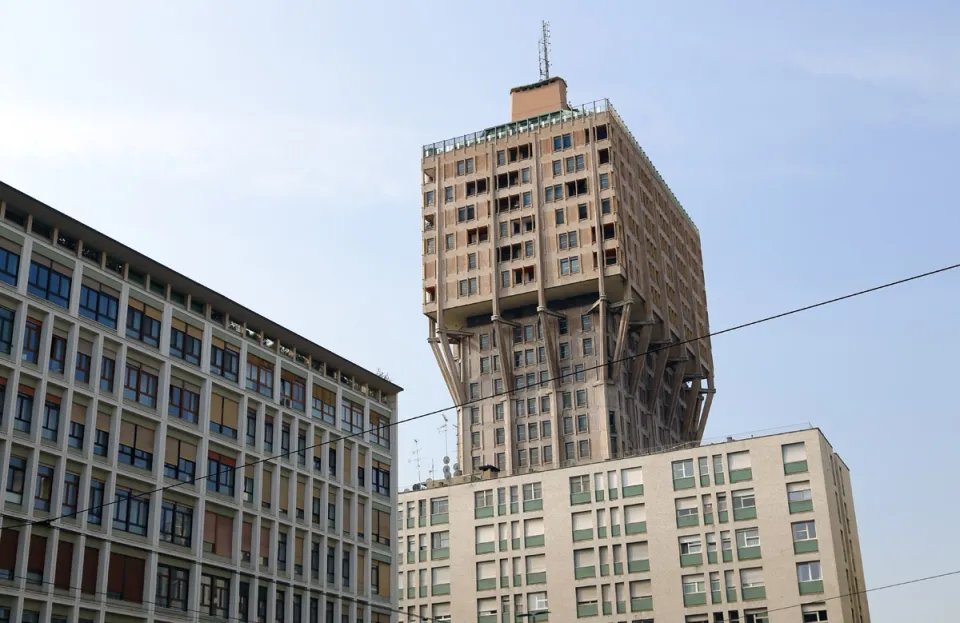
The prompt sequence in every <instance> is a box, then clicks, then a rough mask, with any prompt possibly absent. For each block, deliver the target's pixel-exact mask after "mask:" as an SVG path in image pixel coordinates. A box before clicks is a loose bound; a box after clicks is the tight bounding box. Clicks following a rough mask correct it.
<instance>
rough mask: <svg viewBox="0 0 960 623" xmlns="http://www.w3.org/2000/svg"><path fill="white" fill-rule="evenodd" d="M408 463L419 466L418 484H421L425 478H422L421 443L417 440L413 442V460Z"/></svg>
mask: <svg viewBox="0 0 960 623" xmlns="http://www.w3.org/2000/svg"><path fill="white" fill-rule="evenodd" d="M407 462H408V463H413V464H414V465H416V466H417V482H418V483H419V482H421V481H422V480H423V478H422V477H421V476H420V442H419V441H417V440H416V439H414V440H413V458H411V459H410V460H409V461H407Z"/></svg>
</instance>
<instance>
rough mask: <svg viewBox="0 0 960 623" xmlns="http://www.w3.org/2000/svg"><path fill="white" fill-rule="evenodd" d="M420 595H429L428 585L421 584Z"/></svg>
mask: <svg viewBox="0 0 960 623" xmlns="http://www.w3.org/2000/svg"><path fill="white" fill-rule="evenodd" d="M420 596H421V597H426V596H427V587H426V586H421V587H420Z"/></svg>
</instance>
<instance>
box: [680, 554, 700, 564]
mask: <svg viewBox="0 0 960 623" xmlns="http://www.w3.org/2000/svg"><path fill="white" fill-rule="evenodd" d="M702 564H703V554H681V555H680V566H681V567H695V566H698V565H702Z"/></svg>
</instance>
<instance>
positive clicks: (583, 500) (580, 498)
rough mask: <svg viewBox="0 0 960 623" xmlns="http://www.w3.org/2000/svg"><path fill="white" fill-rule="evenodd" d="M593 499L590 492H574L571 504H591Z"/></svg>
mask: <svg viewBox="0 0 960 623" xmlns="http://www.w3.org/2000/svg"><path fill="white" fill-rule="evenodd" d="M591 501H592V499H591V498H590V492H589V491H588V492H586V493H572V494H571V495H570V504H571V505H575V504H589V503H590V502H591Z"/></svg>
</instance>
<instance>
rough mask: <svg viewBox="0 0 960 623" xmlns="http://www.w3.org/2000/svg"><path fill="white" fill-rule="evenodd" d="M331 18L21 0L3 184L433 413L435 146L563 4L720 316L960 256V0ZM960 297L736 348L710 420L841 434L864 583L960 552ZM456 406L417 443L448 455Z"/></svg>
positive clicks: (561, 32)
mask: <svg viewBox="0 0 960 623" xmlns="http://www.w3.org/2000/svg"><path fill="white" fill-rule="evenodd" d="M330 4H331V6H326V7H321V6H320V3H318V2H277V3H269V4H264V3H254V2H236V1H234V2H227V1H219V2H218V1H209V2H202V3H190V2H171V3H152V4H148V3H134V2H120V1H115V2H106V1H104V2H98V3H96V4H95V5H94V6H92V5H88V4H85V3H52V2H50V3H48V2H39V1H35V2H29V3H26V2H22V3H10V2H8V3H4V4H3V6H2V7H0V24H3V35H2V36H0V179H3V180H4V181H6V182H8V183H11V184H13V185H14V186H17V187H19V188H21V189H22V190H24V191H26V192H28V193H30V194H33V195H34V196H36V197H38V198H39V199H41V200H44V201H46V202H48V203H50V204H51V205H53V206H54V207H56V208H58V209H60V210H62V211H64V212H67V213H68V214H71V215H72V216H75V217H77V218H79V219H81V220H84V221H86V222H88V223H90V224H91V225H92V226H94V227H96V228H98V229H100V230H102V231H105V232H106V233H108V234H109V235H111V236H113V237H115V238H118V239H120V240H122V241H124V242H126V243H127V244H130V245H131V246H133V247H135V248H137V249H139V250H141V251H143V252H144V253H146V254H147V255H150V256H152V257H154V258H156V259H157V260H159V261H161V262H164V263H166V264H168V265H170V266H171V267H173V268H175V269H177V270H179V271H182V272H184V273H187V274H189V275H191V276H192V277H194V278H195V279H197V280H199V281H201V282H203V283H206V284H208V285H210V286H211V287H213V288H215V289H217V290H219V291H221V292H223V293H225V294H227V295H229V296H232V297H233V298H235V299H237V300H238V301H240V302H242V303H244V304H246V305H248V306H251V307H253V308H255V309H257V310H258V311H260V312H261V313H263V314H265V315H268V316H270V317H272V318H275V319H276V320H277V321H279V322H281V323H282V324H285V325H287V326H289V327H291V328H292V329H295V330H297V331H299V332H301V333H303V334H305V335H307V336H310V337H311V338H313V339H315V340H317V341H318V342H321V343H323V344H325V345H327V346H329V347H330V348H332V349H334V350H336V351H338V352H340V353H342V354H344V355H345V356H347V357H349V358H351V359H353V360H355V361H357V362H358V363H361V364H363V365H366V366H368V367H370V368H377V367H381V368H383V369H385V370H387V371H389V373H390V375H391V376H392V378H393V379H394V380H395V381H397V382H398V383H400V384H401V385H403V386H405V387H406V392H405V393H404V394H403V396H402V400H401V410H402V413H403V414H405V415H406V416H411V415H414V414H417V413H420V412H422V411H427V410H432V409H436V408H439V407H443V406H446V405H447V404H449V401H450V398H449V396H448V395H447V393H446V390H445V389H444V387H443V384H442V382H441V378H440V375H439V373H438V372H437V369H436V366H435V364H434V362H433V358H432V356H431V354H430V351H429V349H428V347H427V344H426V342H425V337H426V322H425V320H424V319H423V317H422V315H421V313H420V225H421V222H420V217H419V214H420V208H419V186H418V184H419V174H418V168H419V158H420V151H419V150H420V146H421V144H423V143H426V142H432V141H435V140H440V139H444V138H448V137H452V136H454V135H457V134H462V133H466V132H469V131H473V130H477V129H481V128H483V127H487V126H490V125H493V124H495V123H498V122H502V121H504V120H506V119H507V118H508V114H509V107H508V95H507V93H508V90H509V89H510V87H512V86H516V85H519V84H524V83H528V82H532V81H534V80H536V78H537V54H536V44H537V37H538V32H537V30H538V28H539V20H540V19H541V18H547V19H549V20H551V21H552V29H553V42H554V45H553V60H554V67H555V73H556V74H558V75H561V76H563V77H564V78H566V80H567V82H568V83H569V85H570V99H571V101H572V102H573V103H580V102H585V101H589V100H593V99H598V98H603V97H609V98H610V99H611V100H612V101H613V103H614V105H615V106H616V107H617V109H618V110H619V111H620V113H621V114H622V116H623V117H624V118H625V120H626V121H627V123H628V124H629V125H630V127H631V128H632V130H633V132H634V134H635V135H636V136H637V137H638V139H639V140H640V142H641V143H642V144H643V145H644V146H645V148H646V150H647V152H648V153H649V154H650V156H651V157H652V159H653V160H654V162H655V163H656V164H657V166H658V168H659V169H660V171H661V172H662V173H663V175H664V177H665V178H666V179H667V180H668V181H669V183H670V185H671V187H672V188H673V189H674V190H675V192H676V194H677V195H678V196H679V197H680V199H681V201H682V202H683V203H684V205H685V206H686V208H687V210H688V211H689V212H690V213H691V215H692V216H693V218H694V220H695V221H696V222H697V223H698V225H699V227H700V231H701V235H702V238H703V250H704V251H703V253H704V261H705V266H706V268H705V271H706V280H707V289H708V299H709V312H710V321H711V322H710V324H711V328H712V329H714V330H716V329H722V328H725V327H728V326H731V325H734V324H739V323H741V322H744V321H747V320H751V319H754V318H757V317H760V316H765V315H768V314H772V313H776V312H779V311H783V310H786V309H790V308H792V307H796V306H800V305H803V304H806V303H810V302H814V301H817V300H819V299H823V298H829V297H832V296H835V295H839V294H843V293H845V292H847V291H851V290H855V289H860V288H863V287H867V286H871V285H874V284H878V283H881V282H884V281H887V280H890V279H894V278H899V277H903V276H907V275H910V274H913V273H916V272H922V271H925V270H928V269H931V268H935V267H938V266H941V265H945V264H951V263H955V262H957V261H960V249H958V244H957V230H958V228H960V211H958V209H957V203H956V199H955V197H956V188H955V184H954V183H952V182H953V181H954V180H956V179H957V177H956V176H957V147H956V146H957V145H958V144H960V70H958V68H960V39H958V37H957V36H956V33H957V32H960V8H958V7H957V6H955V3H949V2H915V3H909V5H908V4H907V3H893V2H878V1H874V2H845V3H842V4H843V7H842V8H839V7H838V6H837V4H838V3H828V2H805V3H796V2H791V3H787V2H780V3H770V2H739V3H736V5H735V7H736V8H734V5H726V6H725V7H723V8H716V7H715V6H714V5H715V4H716V3H712V2H700V3H684V8H683V9H681V8H680V7H679V6H675V5H676V4H678V3H670V5H669V6H670V8H664V7H663V6H662V5H663V4H664V3H648V2H644V3H640V2H631V3H629V4H626V3H624V4H623V5H620V6H618V5H615V4H605V3H591V4H585V3H583V2H559V1H556V2H550V3H544V4H534V3H522V6H521V3H498V2H488V3H481V4H476V3H474V4H469V3H439V4H438V3H429V4H428V3H382V4H379V5H377V4H363V3H350V5H351V7H350V8H346V6H345V5H346V4H347V3H335V4H334V3H330ZM774 4H776V5H777V6H772V5H774ZM414 5H416V6H419V7H422V8H420V9H411V8H410V6H414ZM801 5H802V6H801ZM895 5H900V7H897V6H895ZM263 7H269V11H267V10H265V9H264V8H263ZM951 175H952V176H953V177H951ZM958 286H960V271H958V273H957V274H948V275H945V276H940V277H935V278H932V279H930V280H927V281H924V282H920V283H915V284H910V285H907V286H904V287H901V288H898V289H896V290H893V291H887V292H883V293H880V294H876V295H871V296H869V297H864V298H862V299H858V300H855V301H851V302H847V303H843V304H840V305H835V306H832V307H829V308H827V309H821V310H817V311H814V312H810V313H807V314H805V315H802V316H798V317H792V318H789V319H785V320H782V321H777V322H775V323H771V324H769V325H765V326H761V327H756V328H751V329H748V330H744V331H741V332H738V333H734V334H730V335H727V336H723V337H720V338H717V339H716V340H715V341H714V348H715V359H716V376H717V386H718V388H719V393H718V395H717V398H716V401H715V402H714V409H713V412H712V414H711V421H710V426H709V427H708V431H707V436H709V437H716V436H721V435H724V434H727V433H737V432H741V431H751V430H757V429H764V428H770V427H775V426H780V425H786V424H792V423H797V422H812V423H814V424H817V425H819V426H821V427H822V428H823V430H824V432H825V433H826V435H827V436H828V438H829V439H830V440H831V442H832V443H833V444H834V446H835V448H836V449H837V450H838V451H839V452H840V453H841V455H842V456H843V457H844V459H845V460H846V461H847V463H848V464H849V465H850V467H851V469H852V471H853V482H854V490H855V494H856V502H857V513H858V515H859V522H860V537H861V540H862V545H863V553H864V560H865V564H866V577H867V583H868V585H869V586H878V585H881V584H887V583H891V582H895V581H899V580H904V579H908V578H913V577H918V576H922V575H927V574H932V573H936V572H944V571H949V570H953V569H955V568H958V567H960V562H958V561H960V538H958V537H957V530H956V517H957V514H958V512H960V506H958V502H957V493H958V487H957V486H956V482H957V476H956V472H957V463H956V455H957V450H956V446H957V443H958V442H960V425H958V423H957V421H958V415H960V414H958V410H957V407H956V403H955V402H954V400H953V399H951V398H950V397H949V391H948V390H949V389H950V384H951V383H952V381H950V380H949V379H950V376H951V374H952V372H951V370H952V369H953V366H954V365H955V363H954V361H955V359H954V358H952V355H951V353H954V352H955V351H957V350H958V347H960V332H958V329H957V323H956V319H957V309H958V302H960V295H958ZM440 423H441V422H440V420H439V417H438V418H433V419H429V420H421V421H419V422H417V423H414V424H410V425H407V426H405V427H403V428H401V431H400V434H401V435H402V437H403V441H402V443H401V454H402V455H403V456H404V457H408V456H409V455H410V453H411V450H412V439H413V438H418V439H420V441H421V445H422V447H423V449H424V457H425V469H426V466H427V465H428V464H429V458H430V457H434V458H436V459H437V465H438V469H439V458H440V457H441V456H442V454H443V438H442V436H441V435H440V434H439V433H438V432H437V430H436V429H437V427H438V426H439V425H440ZM400 467H401V475H400V480H401V481H402V482H403V483H409V482H412V481H413V480H414V477H415V476H414V474H415V472H414V471H413V468H412V467H411V465H409V464H407V463H406V458H404V459H403V462H402V463H401V466H400ZM937 500H939V501H937ZM958 589H960V578H951V579H944V580H937V581H935V582H929V583H926V584H922V585H917V586H912V587H908V588H903V589H896V590H891V591H884V592H880V593H877V594H874V595H872V596H871V599H870V602H871V611H872V614H873V620H874V621H875V622H876V623H893V622H895V621H906V620H909V621H919V620H940V621H946V620H953V619H955V618H956V611H955V608H951V609H950V610H948V608H947V603H948V596H950V597H953V595H952V594H951V593H954V594H955V593H956V591H957V590H958ZM949 601H953V599H950V600H949ZM778 620H779V619H778Z"/></svg>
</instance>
